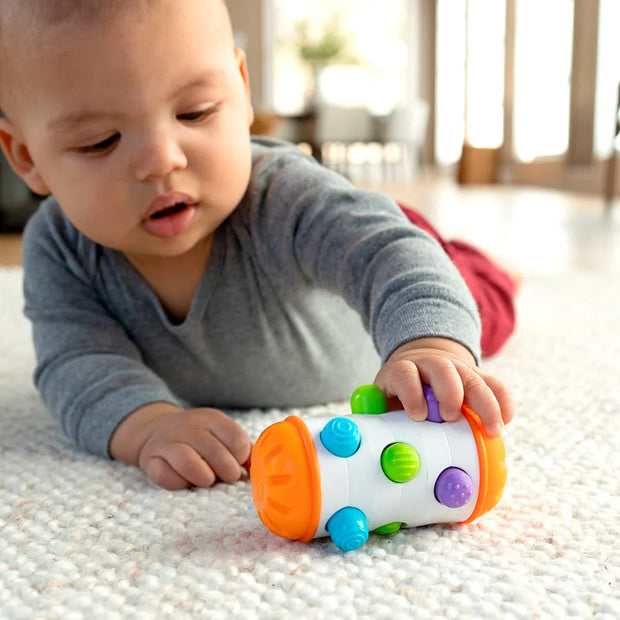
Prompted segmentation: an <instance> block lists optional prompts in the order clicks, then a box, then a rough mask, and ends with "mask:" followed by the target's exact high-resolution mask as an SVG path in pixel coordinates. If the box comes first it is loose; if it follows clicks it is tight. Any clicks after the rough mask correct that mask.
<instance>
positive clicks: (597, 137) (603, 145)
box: [594, 0, 620, 158]
mask: <svg viewBox="0 0 620 620" xmlns="http://www.w3.org/2000/svg"><path fill="white" fill-rule="evenodd" d="M599 2H600V5H599V6H600V9H599V10H600V13H599V33H598V66H597V70H596V112H595V124H594V153H595V155H596V156H598V157H601V158H605V157H607V156H608V155H609V153H610V151H611V146H612V138H613V135H614V132H615V129H616V125H615V122H614V114H615V113H616V105H617V102H618V84H620V37H619V36H618V25H619V24H620V2H618V0H599ZM617 148H620V145H618V147H617Z"/></svg>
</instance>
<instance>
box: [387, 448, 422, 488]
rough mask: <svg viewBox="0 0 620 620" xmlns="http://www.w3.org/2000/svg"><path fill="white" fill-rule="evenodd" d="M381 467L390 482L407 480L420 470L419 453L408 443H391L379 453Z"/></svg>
mask: <svg viewBox="0 0 620 620" xmlns="http://www.w3.org/2000/svg"><path fill="white" fill-rule="evenodd" d="M381 469H382V470H383V473H384V474H385V475H386V476H387V477H388V478H389V479H390V480H391V481H392V482H407V481H408V480H411V479H412V478H415V476H416V475H417V474H418V471H420V455H419V454H418V452H417V450H416V449H415V448H414V447H412V446H410V445H409V444H408V443H402V442H400V441H399V442H396V443H392V444H390V445H389V446H388V447H387V448H385V450H383V452H382V454H381Z"/></svg>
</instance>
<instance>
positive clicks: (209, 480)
mask: <svg viewBox="0 0 620 620" xmlns="http://www.w3.org/2000/svg"><path fill="white" fill-rule="evenodd" d="M161 455H162V457H163V458H165V459H166V461H167V462H168V464H169V465H170V467H172V468H173V469H174V471H175V472H176V473H177V474H178V475H179V476H182V477H183V478H185V479H186V480H187V481H188V482H189V483H190V484H193V485H194V486H197V487H210V486H211V485H212V484H213V483H214V482H215V480H216V474H215V472H214V471H213V469H212V468H211V467H210V463H208V462H207V461H205V459H203V458H202V457H201V455H200V454H198V452H196V450H194V448H192V446H189V445H187V444H186V443H181V442H178V443H172V444H168V445H167V446H166V447H165V448H164V449H163V450H162V452H161Z"/></svg>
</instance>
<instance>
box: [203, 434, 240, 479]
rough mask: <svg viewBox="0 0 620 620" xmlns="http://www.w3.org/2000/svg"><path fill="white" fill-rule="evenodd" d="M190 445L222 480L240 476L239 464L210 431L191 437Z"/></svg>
mask: <svg viewBox="0 0 620 620" xmlns="http://www.w3.org/2000/svg"><path fill="white" fill-rule="evenodd" d="M192 446H193V447H194V448H195V449H196V451H197V452H198V453H199V455H200V456H201V457H202V458H203V459H204V460H205V461H206V462H207V463H208V464H209V466H210V468H211V469H212V470H213V472H215V475H216V476H217V477H218V478H219V479H220V480H222V481H223V482H236V481H237V480H239V478H241V475H242V474H243V469H242V467H241V464H240V463H239V461H238V460H237V459H236V458H235V456H234V455H233V454H231V452H230V451H229V450H228V448H227V446H225V445H224V444H223V443H222V442H221V441H220V440H219V439H218V438H217V437H215V436H214V435H213V434H212V433H201V434H200V436H199V437H195V438H193V439H192ZM243 460H244V461H245V459H243Z"/></svg>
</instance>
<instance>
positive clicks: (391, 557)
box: [0, 269, 620, 619]
mask: <svg viewBox="0 0 620 620" xmlns="http://www.w3.org/2000/svg"><path fill="white" fill-rule="evenodd" d="M20 278H21V272H20V271H19V270H9V269H5V270H0V350H1V351H2V356H1V358H0V468H1V469H0V474H1V475H0V617H2V618H11V619H12V618H63V619H72V618H76V619H77V618H123V619H124V618H133V617H135V618H141V619H148V618H168V617H174V618H196V617H201V618H202V617H204V618H290V617H292V616H297V617H299V618H322V617H327V616H331V617H333V618H357V617H360V618H361V617H369V618H370V617H371V618H383V617H386V618H387V617H390V618H394V617H397V618H404V617H411V618H438V617H442V618H493V617H514V618H559V617H564V616H566V615H573V616H575V617H579V618H589V617H595V618H610V619H611V618H618V617H620V600H619V599H620V585H619V581H620V561H619V555H620V539H619V536H620V458H619V451H618V450H619V447H620V431H619V425H620V381H619V380H618V376H619V370H620V320H619V319H620V285H619V284H618V280H617V279H614V278H613V277H611V276H602V275H592V274H572V275H565V276H554V277H539V278H531V279H529V280H527V281H526V282H525V285H524V288H523V292H522V294H521V297H520V300H519V316H520V325H519V330H518V333H517V334H516V336H515V337H514V338H513V340H512V341H511V342H510V343H509V345H508V346H507V347H506V348H505V349H504V350H503V351H502V352H501V354H500V355H499V356H497V357H496V358H495V359H493V360H490V361H487V362H485V367H486V368H487V369H488V370H492V371H494V372H496V373H497V374H498V375H499V376H501V377H502V378H503V379H504V380H505V381H506V382H507V383H508V384H509V385H510V387H511V388H512V390H513V393H514V397H515V400H516V404H517V409H518V418H517V419H516V420H515V421H514V422H513V423H512V424H511V425H510V426H509V427H507V429H506V432H505V442H506V445H507V450H508V467H509V479H508V484H507V488H506V492H505V495H504V497H503V499H502V500H501V502H500V504H499V506H498V507H497V508H496V509H495V510H494V511H492V512H491V513H489V514H487V515H486V516H484V517H482V518H481V519H479V520H478V521H477V522H474V523H473V524H471V525H466V526H430V527H424V528H419V529H410V530H401V531H400V532H399V533H397V534H395V535H393V536H391V537H379V536H371V538H370V540H369V542H368V543H367V544H366V545H365V546H364V547H362V548H361V549H359V550H357V551H354V552H350V553H347V554H343V553H341V552H339V551H338V550H337V549H336V548H335V547H334V546H333V545H332V544H331V543H330V542H329V541H326V540H320V541H314V542H312V543H310V544H302V543H292V542H288V541H285V540H281V539H279V538H276V537H275V536H273V535H272V534H271V533H270V532H268V531H267V530H266V529H265V528H264V527H263V526H262V524H261V523H260V521H259V520H258V517H257V516H256V514H255V511H254V507H253V504H252V500H251V494H250V486H249V482H248V481H247V480H246V481H242V482H240V483H238V484H235V485H218V486H216V487H214V488H212V489H208V490H193V491H183V492H168V491H165V490H161V489H159V488H156V487H155V486H153V485H151V484H149V482H148V481H147V480H146V479H145V478H144V476H143V475H142V474H141V473H140V472H139V471H138V470H136V469H133V468H130V467H126V466H123V465H121V464H118V463H114V462H104V461H101V460H98V459H96V458H93V457H91V456H88V455H84V454H81V453H80V452H78V451H77V450H76V449H74V448H73V447H72V446H71V445H70V444H69V442H68V441H67V440H66V439H65V438H64V437H63V436H62V435H61V433H60V431H59V430H58V428H57V426H56V424H55V422H54V421H53V420H52V418H51V417H50V416H49V415H48V414H47V413H46V412H45V411H44V409H43V407H42V405H41V404H40V402H39V399H38V396H37V394H36V392H35V390H34V388H33V387H32V383H31V372H32V367H33V355H32V351H31V346H30V337H29V334H30V331H29V326H28V324H27V323H26V321H25V320H24V319H23V318H22V315H21V306H22V301H21V288H20ZM343 411H346V406H345V405H334V406H330V407H325V408H313V409H311V410H306V411H299V410H296V411H295V413H297V414H301V415H307V416H313V415H324V414H325V413H340V412H343ZM285 413H290V412H282V411H268V412H259V411H254V412H250V413H247V414H244V415H239V416H238V417H237V419H239V420H240V421H241V423H242V424H244V425H245V427H246V428H247V429H248V431H249V432H250V433H251V435H252V436H253V438H255V437H256V436H257V435H258V433H259V432H260V431H261V430H262V429H263V428H264V427H265V426H266V425H267V424H269V423H271V422H274V421H276V420H279V419H281V418H282V417H283V416H284V415H285Z"/></svg>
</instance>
